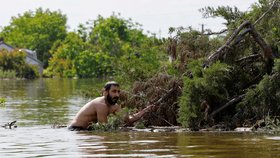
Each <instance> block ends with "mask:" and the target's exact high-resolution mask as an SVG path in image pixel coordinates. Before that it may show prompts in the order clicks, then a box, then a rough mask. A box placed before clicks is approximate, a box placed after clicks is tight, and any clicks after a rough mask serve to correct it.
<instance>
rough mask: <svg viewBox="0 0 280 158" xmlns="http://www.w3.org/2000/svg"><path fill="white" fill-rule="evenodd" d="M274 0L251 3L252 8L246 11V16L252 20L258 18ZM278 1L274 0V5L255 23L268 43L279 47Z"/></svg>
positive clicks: (279, 10) (279, 18)
mask: <svg viewBox="0 0 280 158" xmlns="http://www.w3.org/2000/svg"><path fill="white" fill-rule="evenodd" d="M274 1H275V0H259V2H258V3H255V4H253V5H252V10H251V11H250V12H248V14H247V15H246V18H247V19H248V20H250V21H252V22H254V21H256V20H257V19H259V18H260V17H261V16H262V15H263V14H264V13H265V12H267V11H268V10H269V9H270V8H271V6H272V5H273V2H274ZM279 5H280V1H278V0H276V1H275V3H274V6H273V7H272V8H271V9H270V10H269V12H267V14H266V15H265V16H264V17H263V18H262V19H261V20H260V21H259V22H258V23H257V25H255V27H256V29H257V30H258V32H259V33H260V34H261V36H262V37H263V38H265V39H266V41H267V42H268V43H269V44H270V45H276V46H278V48H279V46H280V45H279V44H280V43H279V41H280V29H279V28H280V7H279Z"/></svg>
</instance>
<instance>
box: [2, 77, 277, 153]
mask: <svg viewBox="0 0 280 158" xmlns="http://www.w3.org/2000/svg"><path fill="white" fill-rule="evenodd" d="M100 84H103V83H102V81H96V80H71V79H38V80H33V81H28V80H0V98H6V103H5V105H0V125H4V124H6V123H8V122H12V121H14V120H16V121H17V126H18V127H17V128H13V129H5V128H3V127H0V157H168V158H169V157H199V158H200V157H217V158H220V157H225V158H231V157H254V158H255V157H269V158H276V157H280V135H269V134H256V133H236V132H182V133H176V132H135V131H133V132H132V131H129V132H85V131H84V132H81V131H80V132H78V131H68V130H67V129H66V128H52V126H53V125H54V124H62V125H65V124H67V123H68V122H69V121H70V120H71V119H72V118H73V117H74V115H75V114H76V112H77V111H78V110H79V109H80V108H81V106H83V105H84V104H85V103H86V102H88V101H89V99H90V98H86V97H84V96H83V95H82V94H83V93H82V91H86V90H91V91H95V92H96V93H98V92H99V88H100V87H101V86H100Z"/></svg>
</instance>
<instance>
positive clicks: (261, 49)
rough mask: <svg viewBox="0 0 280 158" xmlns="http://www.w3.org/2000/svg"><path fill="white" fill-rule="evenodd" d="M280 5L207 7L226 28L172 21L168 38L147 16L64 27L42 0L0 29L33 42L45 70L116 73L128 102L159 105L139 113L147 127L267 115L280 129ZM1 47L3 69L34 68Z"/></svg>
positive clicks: (253, 121) (116, 121)
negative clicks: (152, 28)
mask: <svg viewBox="0 0 280 158" xmlns="http://www.w3.org/2000/svg"><path fill="white" fill-rule="evenodd" d="M279 6H280V2H279V1H278V0H259V2H258V3H255V4H253V5H252V6H251V10H249V11H246V12H241V11H239V10H238V8H236V7H235V8H230V7H223V6H220V7H218V8H212V7H206V8H203V9H201V10H200V11H201V12H202V14H203V15H204V16H205V17H206V18H211V17H221V18H223V19H225V20H226V23H225V24H226V27H227V29H225V30H221V32H212V31H211V30H208V29H205V30H201V31H198V30H194V29H193V28H191V27H188V28H183V27H180V28H170V36H169V37H168V38H163V39H158V38H156V36H150V35H146V34H144V33H143V31H142V29H141V25H140V24H138V23H136V22H133V21H132V20H131V19H128V20H127V19H124V18H122V17H121V16H120V15H116V14H113V15H111V16H110V17H108V18H104V17H102V16H99V17H98V18H97V19H96V20H94V21H89V22H87V23H86V24H81V25H79V27H78V29H77V30H75V31H73V32H66V16H65V15H63V14H61V13H60V12H51V11H49V10H46V11H44V10H42V9H41V8H39V9H37V10H36V12H31V11H29V12H27V13H25V14H23V15H19V16H18V17H14V18H13V19H12V22H11V24H10V26H6V27H4V28H3V30H2V31H1V32H0V36H1V37H3V38H4V39H5V41H6V42H8V43H11V44H13V45H15V46H17V47H28V48H31V49H34V50H36V51H37V53H38V56H39V59H41V60H43V62H44V66H45V68H46V69H45V71H44V76H45V77H67V78H105V79H108V80H117V81H118V82H120V83H121V85H123V86H122V89H124V91H123V94H124V96H123V97H124V98H123V100H122V101H121V103H120V104H121V105H123V106H126V107H127V108H129V109H135V108H136V109H138V110H140V109H142V108H144V107H145V106H146V105H147V104H155V105H156V106H157V108H156V110H155V111H153V112H151V113H150V114H149V115H147V116H145V117H143V119H142V120H141V123H142V125H144V126H150V125H154V126H155V125H156V126H178V125H179V126H183V127H188V128H191V129H193V130H199V129H202V128H208V127H213V126H215V125H218V124H219V125H222V126H223V129H224V130H232V129H234V128H236V127H240V126H243V127H254V128H255V127H262V126H259V125H258V124H259V122H260V121H261V120H263V122H264V123H262V124H265V128H267V129H279V127H278V126H279V113H280V106H279V103H278V101H279V100H280V90H279V88H280V87H279V86H280V80H279V79H280V75H279V73H280V61H279V59H277V58H278V57H279V47H280V43H279V39H280V29H279V28H280V21H279V19H280V18H279V16H280V9H279V8H280V7H279ZM39 19H40V20H39ZM44 19H53V20H44ZM52 22H55V23H52ZM34 23H35V24H36V25H34ZM35 26H36V29H28V28H33V27H35ZM39 26H48V28H50V30H48V29H47V30H46V27H42V28H41V27H39ZM49 26H50V27H49ZM55 30H56V31H55ZM18 34H20V35H21V36H15V35H18ZM27 34H28V35H27ZM35 35H40V36H39V37H40V38H39V40H34V39H33V38H34V37H37V36H35ZM15 54H17V52H15ZM0 55H1V56H0V68H1V69H0V78H1V77H2V76H4V77H2V78H9V76H12V75H13V74H14V73H16V74H15V75H16V76H17V77H26V74H30V72H31V71H32V70H33V69H32V68H29V67H28V66H27V65H24V62H23V58H24V56H22V55H21V54H17V55H16V56H18V58H13V60H11V59H10V58H6V56H7V55H5V52H1V54H0ZM14 59H16V60H18V61H16V60H14ZM1 61H2V62H1ZM4 61H5V62H4ZM7 62H9V63H10V64H7ZM5 66H11V67H10V68H7V67H5ZM26 71H27V73H26ZM7 72H9V73H8V74H6V73H7ZM34 73H35V74H36V72H34ZM5 76H7V77H5ZM35 76H36V75H35ZM93 93H94V95H97V94H99V92H93ZM86 95H87V96H88V95H90V93H87V94H86ZM121 120H122V117H121V116H116V117H110V119H109V122H108V124H92V125H91V126H90V128H91V129H93V130H99V129H102V130H111V129H117V128H118V126H123V125H124V124H123V122H122V121H121ZM277 127H278V128H277Z"/></svg>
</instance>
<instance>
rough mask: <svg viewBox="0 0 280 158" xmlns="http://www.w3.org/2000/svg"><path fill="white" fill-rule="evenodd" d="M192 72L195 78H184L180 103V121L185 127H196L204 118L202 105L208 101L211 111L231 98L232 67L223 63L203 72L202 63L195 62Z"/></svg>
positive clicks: (192, 65)
mask: <svg viewBox="0 0 280 158" xmlns="http://www.w3.org/2000/svg"><path fill="white" fill-rule="evenodd" d="M190 65H191V69H190V71H192V70H193V71H194V77H193V78H192V79H191V78H189V77H185V78H184V87H183V94H182V96H181V97H180V101H179V106H180V108H179V119H178V121H179V122H180V123H181V124H182V125H183V126H185V127H191V128H192V127H196V126H198V125H199V123H200V121H202V119H203V117H204V115H203V114H204V113H203V112H204V111H202V110H203V109H202V107H201V103H202V102H203V101H207V102H208V104H209V105H210V107H211V109H212V110H213V109H215V106H217V105H221V104H224V103H225V102H227V100H228V99H229V98H230V95H229V92H228V89H229V88H230V85H231V84H232V83H231V82H230V79H231V74H230V67H229V66H228V65H226V64H223V63H219V62H217V63H215V64H214V65H212V66H211V67H210V68H208V69H206V70H203V69H202V67H201V65H202V64H201V63H200V64H199V62H194V63H192V64H190Z"/></svg>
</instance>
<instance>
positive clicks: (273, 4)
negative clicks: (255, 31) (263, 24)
mask: <svg viewBox="0 0 280 158" xmlns="http://www.w3.org/2000/svg"><path fill="white" fill-rule="evenodd" d="M276 1H277V0H274V1H273V3H272V5H271V6H270V7H269V8H268V10H267V11H266V12H264V13H263V14H262V16H261V17H260V18H258V19H257V20H256V21H255V23H254V24H253V25H254V26H255V25H256V24H257V23H258V22H259V21H261V20H262V19H263V18H264V17H265V16H266V15H267V14H268V13H269V12H270V11H271V10H272V8H273V7H274V6H275V4H276Z"/></svg>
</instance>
